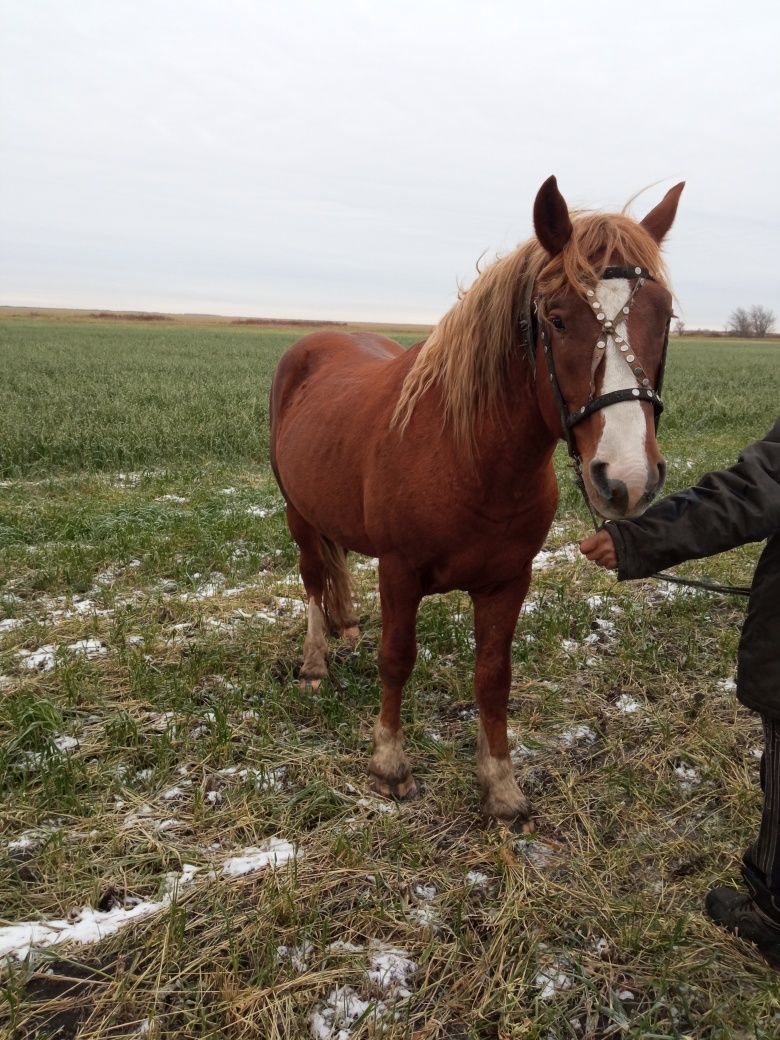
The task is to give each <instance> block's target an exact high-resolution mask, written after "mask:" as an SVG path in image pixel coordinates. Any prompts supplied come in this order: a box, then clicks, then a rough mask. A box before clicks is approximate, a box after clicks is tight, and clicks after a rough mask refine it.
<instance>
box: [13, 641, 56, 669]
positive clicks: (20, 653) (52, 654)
mask: <svg viewBox="0 0 780 1040" xmlns="http://www.w3.org/2000/svg"><path fill="white" fill-rule="evenodd" d="M16 656H17V657H21V659H22V667H23V668H29V669H30V671H34V670H35V669H38V671H41V672H49V671H51V669H52V668H53V667H54V665H55V664H56V663H57V647H56V646H55V645H54V644H53V643H47V644H46V646H41V647H39V648H38V649H37V650H17V652H16Z"/></svg>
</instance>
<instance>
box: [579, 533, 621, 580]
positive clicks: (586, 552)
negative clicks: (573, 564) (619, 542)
mask: <svg viewBox="0 0 780 1040" xmlns="http://www.w3.org/2000/svg"><path fill="white" fill-rule="evenodd" d="M580 552H581V553H582V555H583V556H587V558H588V559H589V560H590V561H591V563H595V564H596V565H597V566H599V567H605V568H607V569H608V570H614V569H615V568H616V567H617V553H616V552H615V543H614V542H613V541H612V536H611V535H610V533H609V530H608V529H607V528H603V529H602V530H601V531H597V532H596V534H592V535H590V537H589V538H583V540H582V541H581V542H580Z"/></svg>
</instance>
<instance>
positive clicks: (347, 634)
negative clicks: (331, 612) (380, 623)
mask: <svg viewBox="0 0 780 1040" xmlns="http://www.w3.org/2000/svg"><path fill="white" fill-rule="evenodd" d="M341 638H342V639H345V640H346V641H347V642H348V643H352V644H354V643H357V641H358V639H360V629H359V628H358V627H357V625H350V626H349V628H344V629H342V631H341Z"/></svg>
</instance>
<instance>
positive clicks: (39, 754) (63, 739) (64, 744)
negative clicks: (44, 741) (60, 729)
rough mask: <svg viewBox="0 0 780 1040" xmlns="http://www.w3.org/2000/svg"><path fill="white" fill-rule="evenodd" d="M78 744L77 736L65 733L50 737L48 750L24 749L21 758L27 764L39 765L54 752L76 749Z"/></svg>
mask: <svg viewBox="0 0 780 1040" xmlns="http://www.w3.org/2000/svg"><path fill="white" fill-rule="evenodd" d="M78 746H79V742H78V740H76V738H75V737H69V736H67V735H65V734H63V735H61V736H59V737H53V738H51V739H50V741H49V748H48V750H47V751H22V752H20V754H19V758H20V760H21V761H22V762H24V764H25V765H26V766H39V765H41V764H42V763H43V762H44V761H45V759H46V758H47V757H48V756H49V755H51V754H52V753H53V752H57V751H60V752H66V751H75V749H76V748H77V747H78Z"/></svg>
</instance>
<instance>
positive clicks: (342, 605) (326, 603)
mask: <svg viewBox="0 0 780 1040" xmlns="http://www.w3.org/2000/svg"><path fill="white" fill-rule="evenodd" d="M319 539H320V554H321V556H322V562H323V564H324V567H325V581H324V587H323V592H322V606H323V608H324V610H325V617H326V618H327V619H328V624H329V625H330V627H331V628H333V629H336V630H338V631H339V632H342V631H343V630H344V629H345V628H351V627H353V626H354V625H356V624H357V618H356V617H355V608H354V606H353V602H352V581H351V579H350V575H349V569H348V567H347V554H346V551H345V550H344V549H342V547H341V546H340V545H336V543H335V542H332V541H331V540H330V538H326V537H325V536H324V535H322V534H321V535H320V536H319Z"/></svg>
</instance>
